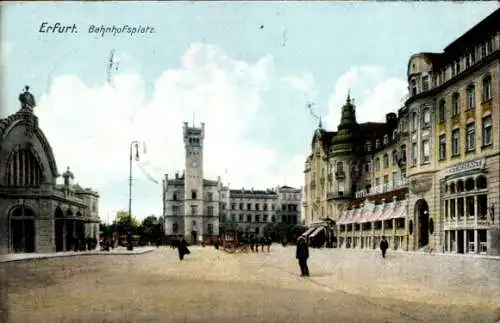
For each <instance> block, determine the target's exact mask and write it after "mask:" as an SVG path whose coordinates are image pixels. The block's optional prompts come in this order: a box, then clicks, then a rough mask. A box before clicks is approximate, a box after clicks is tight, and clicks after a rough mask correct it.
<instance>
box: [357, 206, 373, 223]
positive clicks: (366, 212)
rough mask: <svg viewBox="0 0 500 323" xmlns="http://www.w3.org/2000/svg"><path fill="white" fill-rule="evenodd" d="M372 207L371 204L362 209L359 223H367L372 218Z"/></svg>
mask: <svg viewBox="0 0 500 323" xmlns="http://www.w3.org/2000/svg"><path fill="white" fill-rule="evenodd" d="M374 209H375V208H374V205H373V204H367V205H365V206H364V207H363V216H362V218H361V221H359V223H367V222H370V221H371V218H372V216H373V211H374Z"/></svg>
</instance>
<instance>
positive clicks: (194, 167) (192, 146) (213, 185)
mask: <svg viewBox="0 0 500 323" xmlns="http://www.w3.org/2000/svg"><path fill="white" fill-rule="evenodd" d="M183 132H184V147H185V170H184V172H183V174H182V175H181V174H179V173H176V174H175V177H174V178H169V177H168V175H165V179H164V181H163V214H164V217H165V234H166V236H167V237H173V236H184V237H185V238H186V239H187V240H188V241H190V242H191V243H201V242H202V241H205V240H207V239H210V238H215V237H217V236H218V235H219V229H220V226H221V225H223V224H231V226H232V227H234V229H236V230H238V231H240V232H247V233H253V234H255V235H257V236H262V235H263V234H264V227H265V225H266V224H270V223H280V222H283V223H288V224H297V223H299V221H300V204H301V199H302V194H301V189H295V188H292V187H288V186H282V187H277V188H276V189H272V190H269V189H268V190H254V189H244V188H243V189H241V190H236V189H230V188H229V185H223V183H222V181H221V178H220V177H219V178H218V179H217V180H216V181H213V180H208V179H204V178H203V139H204V137H205V125H204V124H203V123H202V124H201V127H200V128H197V127H188V124H187V123H184V130H183Z"/></svg>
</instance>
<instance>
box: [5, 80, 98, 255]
mask: <svg viewBox="0 0 500 323" xmlns="http://www.w3.org/2000/svg"><path fill="white" fill-rule="evenodd" d="M28 90H29V87H26V90H25V92H24V93H22V94H21V95H20V96H19V100H20V101H21V109H20V110H19V111H18V112H16V113H14V114H12V115H9V116H7V117H6V118H4V119H0V251H1V252H2V253H27V252H38V253H50V252H56V251H65V250H74V248H75V241H77V240H78V239H80V240H85V239H88V238H92V239H96V240H97V241H98V239H99V223H100V220H99V215H98V202H99V195H98V193H97V192H96V191H94V190H92V189H90V188H82V187H81V186H80V185H78V184H75V183H74V177H75V176H74V174H73V173H72V172H71V171H70V170H69V168H68V169H67V171H66V172H65V173H64V174H63V176H62V177H63V178H64V183H63V184H57V179H58V178H59V177H60V176H61V175H60V174H59V172H58V169H57V165H56V160H55V156H54V154H53V151H52V148H51V146H50V144H49V141H48V140H47V138H46V137H45V135H44V133H43V131H42V130H41V129H40V127H39V126H38V118H37V116H36V115H35V114H34V109H35V98H34V96H33V95H32V94H31V93H30V92H29V91H28Z"/></svg>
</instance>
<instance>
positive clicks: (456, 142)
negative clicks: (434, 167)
mask: <svg viewBox="0 0 500 323" xmlns="http://www.w3.org/2000/svg"><path fill="white" fill-rule="evenodd" d="M460 137H461V136H460V128H457V129H453V130H452V131H451V156H452V157H455V156H459V155H460V153H461V149H460V148H461V143H460V142H461V140H460V139H461V138H460ZM481 139H482V146H483V147H486V146H489V145H491V144H492V143H493V129H492V123H491V116H487V117H484V118H483V119H482V131H481ZM475 149H476V122H475V121H473V122H470V123H468V124H467V125H466V131H465V151H466V152H470V151H474V150H475ZM446 155H447V151H446V134H442V135H440V136H439V160H445V159H446Z"/></svg>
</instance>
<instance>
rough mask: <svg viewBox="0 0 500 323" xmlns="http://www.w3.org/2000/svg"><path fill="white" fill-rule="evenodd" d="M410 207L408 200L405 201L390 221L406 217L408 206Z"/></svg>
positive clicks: (397, 208) (395, 209)
mask: <svg viewBox="0 0 500 323" xmlns="http://www.w3.org/2000/svg"><path fill="white" fill-rule="evenodd" d="M407 205H408V200H404V201H403V202H401V203H399V205H397V206H396V207H395V208H394V210H393V212H392V213H391V215H390V219H398V218H405V217H406V206H407Z"/></svg>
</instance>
